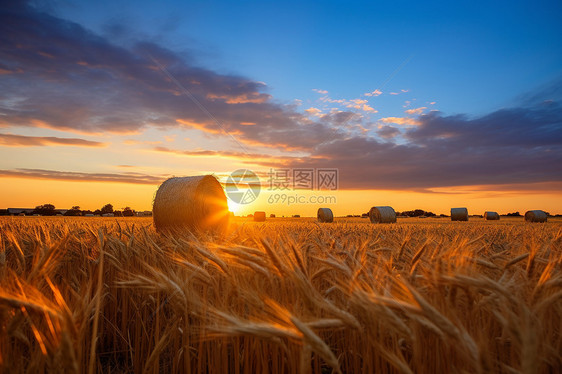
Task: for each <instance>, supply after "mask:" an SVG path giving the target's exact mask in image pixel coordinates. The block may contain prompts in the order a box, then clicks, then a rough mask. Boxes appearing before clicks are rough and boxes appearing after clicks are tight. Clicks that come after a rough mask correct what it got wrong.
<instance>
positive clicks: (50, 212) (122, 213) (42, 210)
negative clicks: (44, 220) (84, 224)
mask: <svg viewBox="0 0 562 374" xmlns="http://www.w3.org/2000/svg"><path fill="white" fill-rule="evenodd" d="M31 214H33V215H40V216H56V215H57V214H60V212H58V211H57V209H56V208H55V206H54V205H53V204H43V205H38V206H36V207H35V209H34V210H33V212H31ZM87 214H93V215H95V216H101V215H103V214H113V215H114V216H115V217H134V216H135V211H134V210H133V209H131V207H128V206H127V207H125V208H123V210H114V209H113V205H112V204H105V205H104V206H103V207H102V208H101V209H96V210H94V211H91V210H83V209H80V207H79V206H78V205H75V206H73V207H72V208H70V209H69V210H67V211H66V212H65V213H64V214H63V215H64V216H67V217H78V216H85V215H87Z"/></svg>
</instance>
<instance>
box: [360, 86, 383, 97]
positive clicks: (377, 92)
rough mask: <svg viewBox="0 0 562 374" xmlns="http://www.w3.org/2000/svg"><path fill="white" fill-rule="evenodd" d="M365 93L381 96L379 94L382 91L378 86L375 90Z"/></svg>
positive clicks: (366, 94)
mask: <svg viewBox="0 0 562 374" xmlns="http://www.w3.org/2000/svg"><path fill="white" fill-rule="evenodd" d="M364 95H365V96H379V95H382V91H381V90H379V89H378V88H377V89H376V90H374V91H373V92H367V93H365V94H364Z"/></svg>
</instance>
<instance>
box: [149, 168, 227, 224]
mask: <svg viewBox="0 0 562 374" xmlns="http://www.w3.org/2000/svg"><path fill="white" fill-rule="evenodd" d="M152 215H153V219H154V227H155V228H156V231H158V232H165V231H183V230H187V231H191V232H198V231H219V232H222V231H223V230H225V229H226V227H227V225H228V218H229V212H228V205H227V203H226V196H225V195H224V191H223V189H222V187H221V185H220V183H219V182H218V181H217V179H216V178H215V177H214V176H212V175H199V176H194V177H181V178H178V177H176V178H170V179H168V180H166V181H165V182H164V183H162V184H161V185H160V187H159V188H158V191H156V195H155V197H154V203H153V207H152Z"/></svg>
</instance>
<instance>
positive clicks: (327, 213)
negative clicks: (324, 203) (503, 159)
mask: <svg viewBox="0 0 562 374" xmlns="http://www.w3.org/2000/svg"><path fill="white" fill-rule="evenodd" d="M317 216H318V222H334V213H332V209H330V208H318V214H317Z"/></svg>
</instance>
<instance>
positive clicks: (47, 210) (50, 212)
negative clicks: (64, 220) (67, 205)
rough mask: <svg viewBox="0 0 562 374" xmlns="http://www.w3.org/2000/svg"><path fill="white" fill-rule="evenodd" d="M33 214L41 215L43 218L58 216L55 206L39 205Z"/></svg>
mask: <svg viewBox="0 0 562 374" xmlns="http://www.w3.org/2000/svg"><path fill="white" fill-rule="evenodd" d="M32 214H40V215H42V216H54V215H55V214H57V212H56V211H55V206H54V205H53V204H43V205H38V206H36V207H35V209H34V210H33V212H32Z"/></svg>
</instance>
